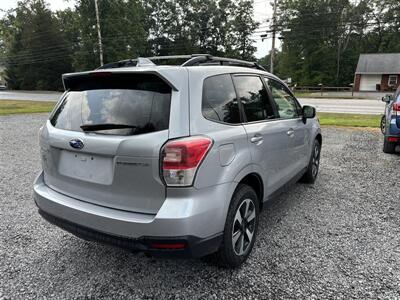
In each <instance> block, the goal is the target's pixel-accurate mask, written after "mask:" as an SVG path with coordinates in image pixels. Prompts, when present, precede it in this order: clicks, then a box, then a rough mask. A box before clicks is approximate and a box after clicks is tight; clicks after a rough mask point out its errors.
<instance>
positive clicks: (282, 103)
mask: <svg viewBox="0 0 400 300" xmlns="http://www.w3.org/2000/svg"><path fill="white" fill-rule="evenodd" d="M265 81H266V82H267V84H268V86H269V88H270V90H271V93H272V97H273V98H274V101H275V105H276V108H277V110H278V113H279V117H280V118H282V119H293V118H297V117H298V116H299V111H300V106H299V105H298V103H297V101H296V100H295V99H294V97H293V96H292V95H291V94H290V93H289V91H288V90H287V88H286V87H285V86H284V85H283V84H281V83H279V82H277V81H275V80H272V79H269V78H265Z"/></svg>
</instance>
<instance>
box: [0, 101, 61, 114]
mask: <svg viewBox="0 0 400 300" xmlns="http://www.w3.org/2000/svg"><path fill="white" fill-rule="evenodd" d="M55 104H56V102H49V101H20V100H0V116H4V115H13V114H30V113H45V112H50V111H51V110H52V109H53V107H54V105H55Z"/></svg>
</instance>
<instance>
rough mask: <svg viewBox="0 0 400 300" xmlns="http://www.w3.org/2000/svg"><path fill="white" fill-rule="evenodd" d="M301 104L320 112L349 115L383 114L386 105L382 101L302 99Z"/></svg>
mask: <svg viewBox="0 0 400 300" xmlns="http://www.w3.org/2000/svg"><path fill="white" fill-rule="evenodd" d="M299 100H300V102H301V104H303V105H305V104H308V105H312V106H314V107H315V108H316V109H317V111H319V112H328V113H347V114H367V115H379V114H382V113H383V111H384V108H385V103H384V102H382V101H380V100H365V99H357V100H356V99H315V98H301V99H299Z"/></svg>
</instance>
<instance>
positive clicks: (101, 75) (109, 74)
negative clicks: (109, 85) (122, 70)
mask: <svg viewBox="0 0 400 300" xmlns="http://www.w3.org/2000/svg"><path fill="white" fill-rule="evenodd" d="M89 75H90V76H91V77H109V76H111V75H112V73H111V72H92V73H89Z"/></svg>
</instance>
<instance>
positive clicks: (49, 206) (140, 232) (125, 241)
mask: <svg viewBox="0 0 400 300" xmlns="http://www.w3.org/2000/svg"><path fill="white" fill-rule="evenodd" d="M230 190H231V184H222V185H218V186H214V187H212V188H206V189H201V190H197V189H194V188H188V189H172V190H168V193H167V194H168V197H167V199H166V200H165V202H164V204H163V205H162V207H161V209H160V210H159V212H158V213H157V215H150V214H142V213H134V212H128V211H121V210H117V209H112V208H108V207H103V206H98V205H95V204H91V203H87V202H83V201H80V200H77V199H74V198H71V197H68V196H65V195H63V194H61V193H58V192H56V191H54V190H52V189H51V188H49V187H48V186H47V185H46V184H45V182H44V179H43V173H41V174H40V175H39V176H38V177H37V179H36V181H35V183H34V199H35V202H36V205H37V206H38V208H39V212H40V214H41V215H42V216H43V217H44V218H45V219H46V220H48V221H49V222H51V223H53V224H55V225H57V226H59V227H61V228H62V229H64V230H67V231H69V232H71V233H73V234H75V235H76V236H79V237H81V238H84V239H86V240H95V241H99V242H103V243H107V244H113V245H116V246H122V247H125V248H130V249H132V250H141V251H146V252H156V253H161V254H171V255H178V256H185V257H187V256H191V257H200V256H204V255H207V254H209V253H212V252H215V251H216V250H217V249H218V247H219V244H220V241H221V240H220V236H221V233H222V231H223V228H224V224H225V219H226V213H227V208H228V205H229V201H228V200H226V199H228V197H229V199H230V195H229V193H230ZM165 241H173V242H174V243H175V242H179V241H181V242H182V243H184V244H185V245H186V246H185V248H184V249H183V250H182V249H180V250H176V251H171V250H162V251H158V250H157V251H156V250H155V249H152V248H151V247H150V246H149V245H151V244H154V243H155V242H156V243H158V242H160V243H164V242H165Z"/></svg>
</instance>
